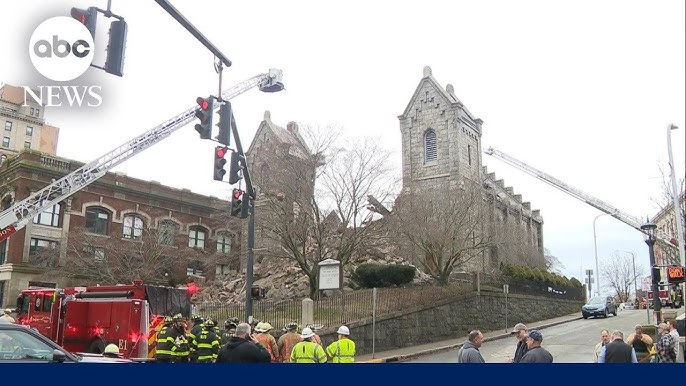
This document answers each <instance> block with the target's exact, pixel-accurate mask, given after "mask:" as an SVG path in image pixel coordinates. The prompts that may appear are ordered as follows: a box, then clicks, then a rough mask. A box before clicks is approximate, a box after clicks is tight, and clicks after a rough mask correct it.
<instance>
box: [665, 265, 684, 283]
mask: <svg viewBox="0 0 686 386" xmlns="http://www.w3.org/2000/svg"><path fill="white" fill-rule="evenodd" d="M667 282H669V283H683V282H684V267H683V266H678V265H670V266H669V267H667Z"/></svg>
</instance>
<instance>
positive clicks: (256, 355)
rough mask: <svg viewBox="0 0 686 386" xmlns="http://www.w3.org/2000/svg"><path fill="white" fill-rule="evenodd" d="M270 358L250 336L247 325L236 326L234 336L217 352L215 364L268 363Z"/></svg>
mask: <svg viewBox="0 0 686 386" xmlns="http://www.w3.org/2000/svg"><path fill="white" fill-rule="evenodd" d="M269 362H271V356H270V355H269V352H267V350H266V349H265V348H264V347H262V346H261V345H260V344H259V343H257V341H256V340H255V339H253V337H252V335H251V334H250V325H249V324H248V323H239V324H238V326H236V333H235V336H233V337H231V338H230V339H229V341H228V342H227V343H226V344H225V345H224V346H222V348H221V350H219V356H218V357H217V363H269Z"/></svg>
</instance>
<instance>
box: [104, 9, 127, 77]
mask: <svg viewBox="0 0 686 386" xmlns="http://www.w3.org/2000/svg"><path fill="white" fill-rule="evenodd" d="M127 30H128V27H127V26H126V22H125V21H124V20H115V21H113V22H112V23H111V24H110V39H109V42H108V43H107V58H106V59H105V72H107V73H108V74H112V75H117V76H122V75H124V50H125V49H126V31H127Z"/></svg>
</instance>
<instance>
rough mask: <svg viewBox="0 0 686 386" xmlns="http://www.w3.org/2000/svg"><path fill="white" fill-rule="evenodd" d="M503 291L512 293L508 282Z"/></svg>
mask: <svg viewBox="0 0 686 386" xmlns="http://www.w3.org/2000/svg"><path fill="white" fill-rule="evenodd" d="M503 293H505V294H509V293H510V286H509V285H508V284H503Z"/></svg>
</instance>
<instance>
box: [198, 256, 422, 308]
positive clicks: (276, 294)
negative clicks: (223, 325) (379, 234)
mask: <svg viewBox="0 0 686 386" xmlns="http://www.w3.org/2000/svg"><path fill="white" fill-rule="evenodd" d="M364 263H377V264H398V265H408V264H409V263H408V262H407V261H405V260H404V259H403V258H401V257H399V256H397V255H395V254H391V253H378V254H375V256H369V255H367V256H364V257H360V258H357V259H351V260H350V261H349V262H348V264H346V266H345V268H344V272H343V291H344V292H348V291H353V290H354V289H357V286H356V285H355V283H354V282H353V281H352V280H351V276H352V273H353V272H354V271H355V269H357V267H358V266H359V265H360V264H364ZM253 272H254V283H255V284H257V285H259V286H260V287H262V288H264V289H265V297H266V299H269V300H284V299H302V298H305V297H308V296H309V293H310V291H309V284H308V280H307V276H305V274H304V273H303V272H302V270H301V269H300V268H299V267H298V266H297V264H296V263H295V261H293V260H289V259H269V258H262V259H259V258H258V259H256V260H255V265H254V269H253ZM431 281H432V278H431V277H430V276H429V275H427V274H425V273H423V272H421V271H420V270H417V274H416V276H415V280H414V282H413V284H421V283H427V282H431ZM244 291H245V278H244V275H243V274H241V273H239V272H237V271H230V272H229V273H228V274H226V275H222V276H218V277H217V279H215V280H214V281H213V282H211V283H207V284H205V285H204V286H203V288H202V290H201V291H200V293H198V294H197V295H196V298H195V300H196V301H216V302H222V303H224V302H227V303H230V302H237V301H244V300H245V292H244Z"/></svg>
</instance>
